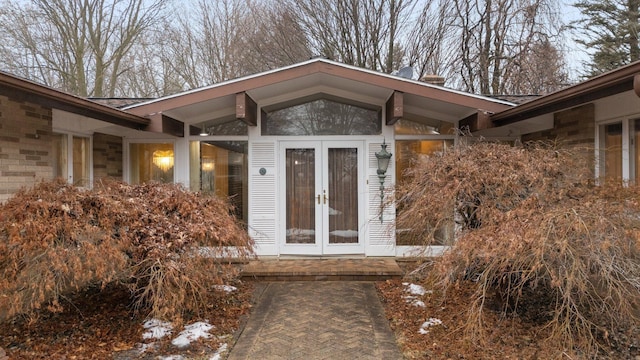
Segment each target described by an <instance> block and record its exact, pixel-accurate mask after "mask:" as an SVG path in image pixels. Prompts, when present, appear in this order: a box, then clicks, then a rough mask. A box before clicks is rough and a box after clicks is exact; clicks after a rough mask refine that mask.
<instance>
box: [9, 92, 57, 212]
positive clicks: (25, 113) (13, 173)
mask: <svg viewBox="0 0 640 360" xmlns="http://www.w3.org/2000/svg"><path fill="white" fill-rule="evenodd" d="M51 126H52V118H51V109H50V108H46V107H42V106H40V105H38V104H33V103H28V102H21V101H17V100H14V99H11V98H10V97H7V96H4V95H0V203H1V202H4V201H5V200H6V199H8V198H9V197H11V195H12V194H14V193H15V192H16V191H18V190H19V189H20V188H22V187H24V186H31V185H33V184H35V183H36V182H37V181H39V180H41V179H49V178H51V177H52V175H53V168H52V160H53V159H52V153H51V152H52V151H51V150H52V138H51Z"/></svg>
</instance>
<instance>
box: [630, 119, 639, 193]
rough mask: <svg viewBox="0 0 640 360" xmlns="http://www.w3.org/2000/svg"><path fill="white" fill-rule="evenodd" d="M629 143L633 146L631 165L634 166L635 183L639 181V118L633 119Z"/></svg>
mask: <svg viewBox="0 0 640 360" xmlns="http://www.w3.org/2000/svg"><path fill="white" fill-rule="evenodd" d="M631 139H632V140H633V141H631V144H632V145H633V148H634V151H633V152H634V154H633V155H632V157H633V167H634V168H635V181H636V184H638V183H639V182H640V119H638V120H634V121H633V128H632V131H631Z"/></svg>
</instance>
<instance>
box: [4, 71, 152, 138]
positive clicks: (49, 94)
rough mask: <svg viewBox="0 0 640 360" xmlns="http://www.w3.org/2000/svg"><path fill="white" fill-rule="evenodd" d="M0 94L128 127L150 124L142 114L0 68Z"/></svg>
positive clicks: (141, 127)
mask: <svg viewBox="0 0 640 360" xmlns="http://www.w3.org/2000/svg"><path fill="white" fill-rule="evenodd" d="M0 94H2V95H5V96H7V97H9V98H12V99H17V100H19V101H28V102H33V103H37V104H41V105H43V106H46V107H51V108H52V109H59V110H63V111H67V112H70V113H74V114H79V115H82V116H87V117H90V118H93V119H97V120H101V121H105V122H107V123H110V124H115V125H120V126H124V127H127V128H131V129H144V128H145V127H147V126H148V125H149V123H150V120H149V119H146V118H144V117H141V116H138V115H135V114H131V113H127V112H124V111H121V110H118V109H115V108H113V107H110V106H106V105H102V104H98V103H96V102H93V101H91V100H87V99H84V98H81V97H79V96H75V95H72V94H69V93H66V92H63V91H59V90H55V89H52V88H50V87H47V86H44V85H40V84H38V83H35V82H33V81H30V80H27V79H23V78H20V77H17V76H14V75H11V74H8V73H6V72H3V71H0Z"/></svg>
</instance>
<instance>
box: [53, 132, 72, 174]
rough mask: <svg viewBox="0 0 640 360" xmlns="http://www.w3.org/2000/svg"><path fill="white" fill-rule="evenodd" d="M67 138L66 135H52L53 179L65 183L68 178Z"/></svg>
mask: <svg viewBox="0 0 640 360" xmlns="http://www.w3.org/2000/svg"><path fill="white" fill-rule="evenodd" d="M68 138H69V136H68V135H66V134H53V177H54V178H62V179H64V180H65V181H67V180H68V177H69V165H68V163H67V157H68V156H69V151H68V148H67V142H68V140H67V139H68Z"/></svg>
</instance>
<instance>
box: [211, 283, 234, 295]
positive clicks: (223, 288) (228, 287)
mask: <svg viewBox="0 0 640 360" xmlns="http://www.w3.org/2000/svg"><path fill="white" fill-rule="evenodd" d="M213 288H214V289H216V290H220V291H224V292H226V293H231V292H234V291H236V290H238V288H237V287H235V286H231V285H213Z"/></svg>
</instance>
